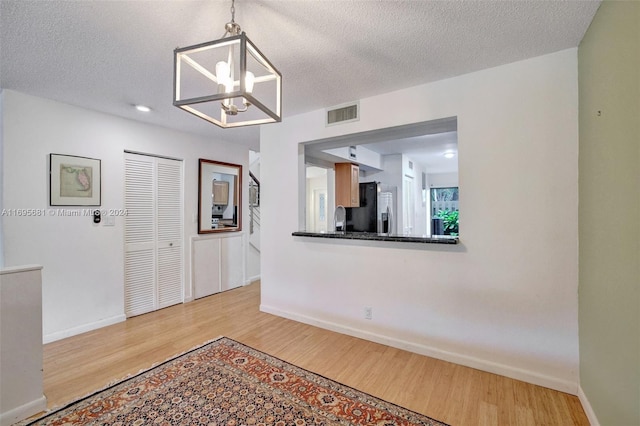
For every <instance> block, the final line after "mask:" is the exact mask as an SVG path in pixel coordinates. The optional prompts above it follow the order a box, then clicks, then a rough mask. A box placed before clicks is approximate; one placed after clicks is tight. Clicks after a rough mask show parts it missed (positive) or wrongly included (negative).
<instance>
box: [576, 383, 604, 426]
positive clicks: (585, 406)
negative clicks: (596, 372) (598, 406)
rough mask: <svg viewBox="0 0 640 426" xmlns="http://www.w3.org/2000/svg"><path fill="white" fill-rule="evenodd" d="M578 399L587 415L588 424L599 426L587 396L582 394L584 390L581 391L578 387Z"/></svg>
mask: <svg viewBox="0 0 640 426" xmlns="http://www.w3.org/2000/svg"><path fill="white" fill-rule="evenodd" d="M578 399H579V400H580V403H581V404H582V408H583V409H584V413H585V414H586V415H587V419H589V424H590V425H591V426H600V422H599V421H598V418H597V417H596V413H595V412H594V411H593V407H592V406H591V404H590V403H589V399H588V398H587V395H586V394H585V393H584V390H582V386H578Z"/></svg>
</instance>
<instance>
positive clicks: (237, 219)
mask: <svg viewBox="0 0 640 426" xmlns="http://www.w3.org/2000/svg"><path fill="white" fill-rule="evenodd" d="M199 161H200V164H199V167H198V170H199V174H200V179H199V180H198V195H199V197H198V234H208V233H212V232H233V231H240V230H242V166H241V165H239V164H231V163H223V162H220V161H212V160H205V159H202V158H201V159H200V160H199Z"/></svg>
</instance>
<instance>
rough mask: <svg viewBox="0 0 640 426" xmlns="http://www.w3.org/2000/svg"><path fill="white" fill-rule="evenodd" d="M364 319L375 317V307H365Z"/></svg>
mask: <svg viewBox="0 0 640 426" xmlns="http://www.w3.org/2000/svg"><path fill="white" fill-rule="evenodd" d="M364 319H368V320H370V319H373V308H372V307H371V306H365V307H364Z"/></svg>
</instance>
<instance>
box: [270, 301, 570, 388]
mask: <svg viewBox="0 0 640 426" xmlns="http://www.w3.org/2000/svg"><path fill="white" fill-rule="evenodd" d="M260 310H261V311H262V312H266V313H269V314H273V315H277V316H280V317H283V318H288V319H291V320H294V321H298V322H302V323H304V324H309V325H314V326H316V327H320V328H324V329H327V330H331V331H335V332H337V333H342V334H346V335H349V336H353V337H358V338H361V339H365V340H369V341H372V342H376V343H380V344H383V345H387V346H391V347H394V348H398V349H404V350H407V351H410V352H414V353H417V354H420V355H426V356H429V357H432V358H437V359H441V360H443V361H448V362H453V363H455V364H460V365H464V366H466V367H471V368H475V369H478V370H482V371H487V372H489V373H494V374H498V375H501V376H505V377H509V378H512V379H516V380H522V381H523V382H527V383H531V384H534V385H538V386H543V387H546V388H549V389H554V390H558V391H560V392H565V393H569V394H572V395H576V394H577V391H578V385H577V383H574V382H571V381H568V380H562V379H558V378H556V377H551V376H548V375H545V374H540V373H537V372H535V371H530V370H525V369H522V368H518V367H513V366H510V365H505V364H500V363H496V362H492V361H489V360H486V359H482V358H477V357H473V356H469V355H465V354H461V353H456V352H451V351H446V350H443V349H439V348H437V347H433V346H427V345H422V344H418V343H414V342H409V341H406V340H401V339H396V338H394V337H390V336H385V335H381V334H377V333H372V332H369V331H364V330H360V329H356V328H353V327H346V326H344V325H341V324H336V323H333V322H330V321H324V320H319V319H316V318H312V317H308V316H306V315H300V314H296V313H291V312H286V311H282V310H280V309H277V308H274V307H272V306H268V305H260Z"/></svg>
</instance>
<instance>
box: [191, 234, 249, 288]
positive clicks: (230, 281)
mask: <svg viewBox="0 0 640 426" xmlns="http://www.w3.org/2000/svg"><path fill="white" fill-rule="evenodd" d="M191 258H192V260H193V295H194V298H196V299H198V298H200V297H205V296H210V295H212V294H215V293H219V292H221V291H225V290H230V289H232V288H236V287H240V286H242V284H243V282H244V237H243V234H237V233H232V234H229V235H226V234H225V235H222V236H216V237H194V238H193V240H192V256H191Z"/></svg>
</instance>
